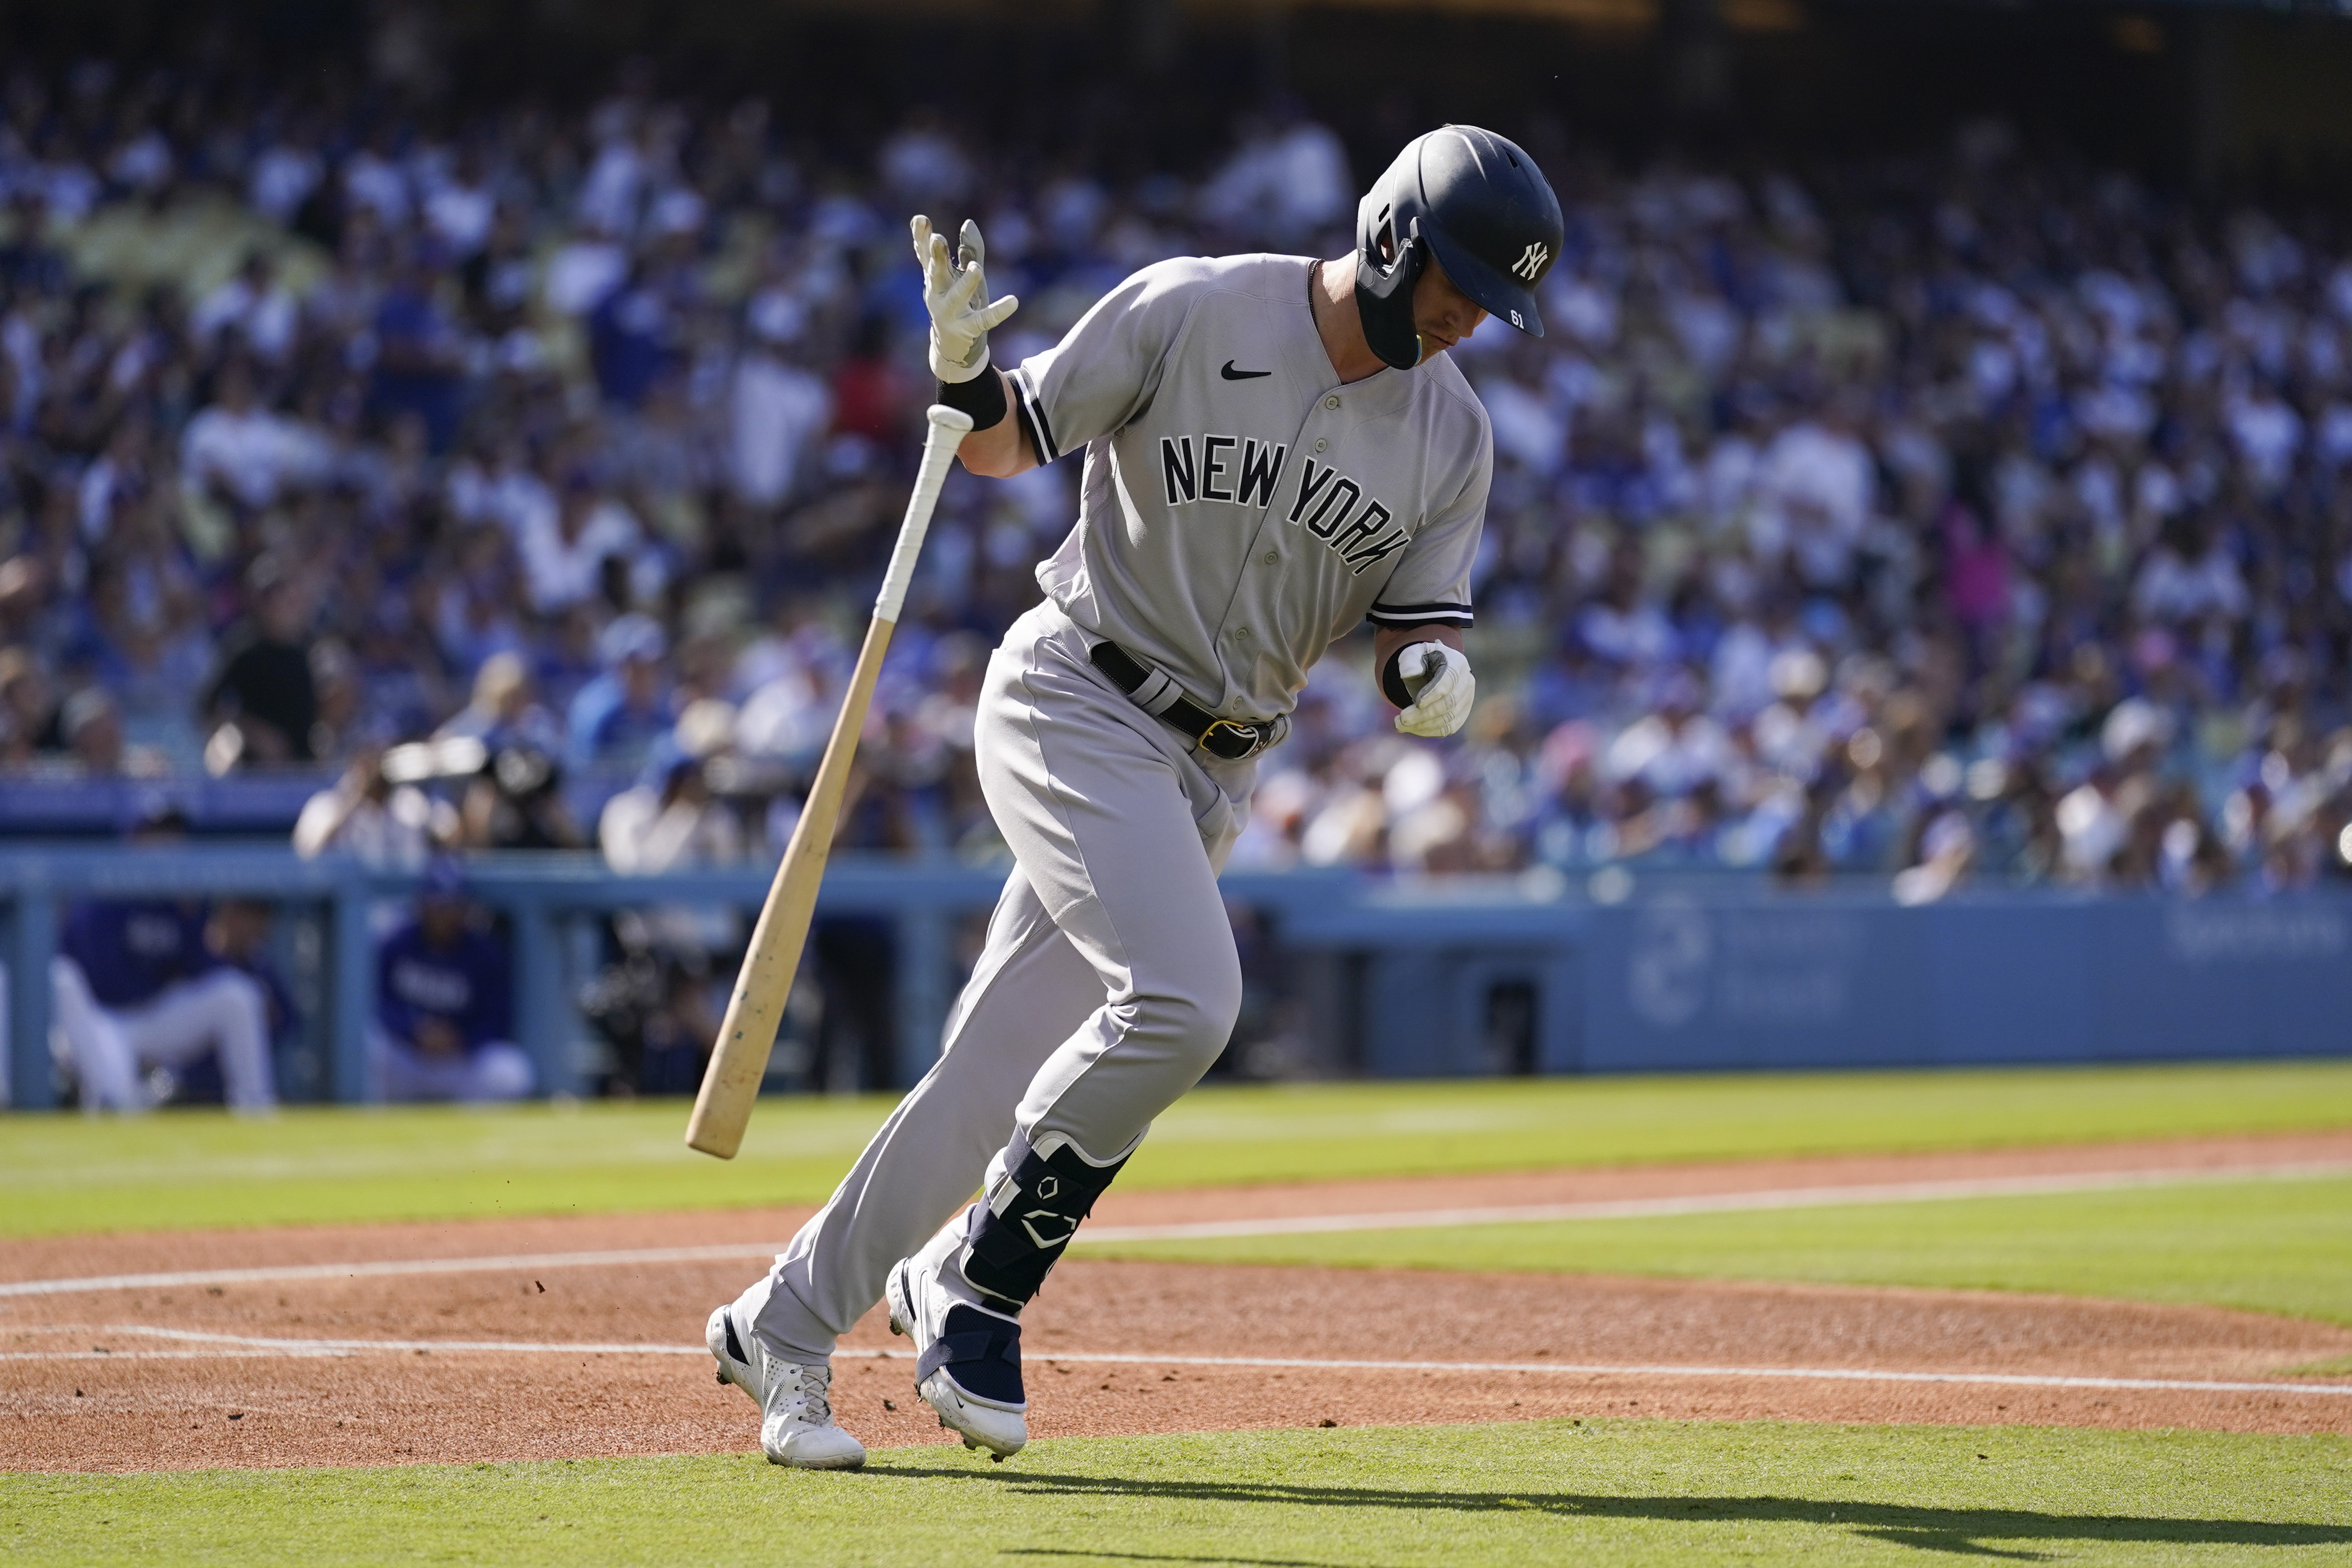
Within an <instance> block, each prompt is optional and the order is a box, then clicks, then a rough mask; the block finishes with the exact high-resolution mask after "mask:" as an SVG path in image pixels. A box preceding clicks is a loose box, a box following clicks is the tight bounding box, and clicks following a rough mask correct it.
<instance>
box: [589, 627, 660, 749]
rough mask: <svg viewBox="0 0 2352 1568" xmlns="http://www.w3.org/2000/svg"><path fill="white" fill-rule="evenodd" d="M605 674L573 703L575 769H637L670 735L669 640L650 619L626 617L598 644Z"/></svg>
mask: <svg viewBox="0 0 2352 1568" xmlns="http://www.w3.org/2000/svg"><path fill="white" fill-rule="evenodd" d="M596 650H597V652H598V653H599V654H600V655H602V656H603V658H604V674H602V675H600V676H598V677H596V679H593V680H591V681H590V682H588V684H587V685H585V686H583V687H582V688H581V689H580V693H579V695H578V696H576V697H574V698H573V699H572V711H571V713H570V715H569V722H568V724H567V730H568V731H569V736H570V743H571V755H570V756H569V757H568V758H567V759H566V760H567V761H568V762H569V763H571V764H572V766H573V767H575V768H583V769H587V768H594V767H598V766H604V767H621V768H630V769H634V768H635V767H636V766H637V764H638V763H642V762H643V761H644V760H645V757H646V751H647V749H648V748H649V747H651V746H652V744H653V743H654V742H656V740H658V739H660V738H661V737H662V736H664V735H667V734H668V733H669V730H670V723H671V714H670V710H669V690H668V681H667V679H666V677H665V674H664V671H663V668H662V660H663V658H664V656H665V655H667V653H668V652H669V639H668V638H667V637H666V636H664V635H663V632H662V628H661V623H660V622H658V621H656V620H655V619H654V618H653V617H652V616H645V615H636V614H631V615H626V616H620V617H619V618H618V619H616V620H614V622H613V624H612V625H611V626H606V627H605V628H604V635H603V636H602V637H599V638H598V639H597V649H596Z"/></svg>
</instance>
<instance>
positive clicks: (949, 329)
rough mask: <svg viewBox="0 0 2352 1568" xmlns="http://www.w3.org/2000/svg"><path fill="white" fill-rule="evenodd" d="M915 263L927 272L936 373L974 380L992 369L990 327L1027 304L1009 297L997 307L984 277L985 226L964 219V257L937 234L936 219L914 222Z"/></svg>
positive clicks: (925, 293) (925, 283)
mask: <svg viewBox="0 0 2352 1568" xmlns="http://www.w3.org/2000/svg"><path fill="white" fill-rule="evenodd" d="M913 227H914V231H915V259H916V261H918V262H919V263H920V264H921V266H922V268H923V306H924V308H925V309H926V310H929V311H930V313H931V374H933V375H936V376H938V377H939V378H940V380H941V381H970V380H971V378H972V377H973V376H976V375H978V374H980V373H981V372H982V371H983V370H986V369H987V368H988V329H989V328H991V327H993V326H996V325H998V324H999V323H1000V322H1002V321H1003V320H1004V318H1005V317H1007V316H1009V315H1011V314H1013V310H1015V309H1016V308H1018V307H1019V305H1020V303H1021V301H1020V300H1016V299H1014V298H1013V296H1012V295H1010V294H1007V295H1006V296H1005V297H1004V298H1003V299H1002V300H997V301H996V302H995V303H994V304H983V303H982V301H983V300H986V299H987V298H988V279H986V278H984V277H982V275H981V264H982V262H983V261H984V260H986V259H987V256H988V247H987V246H986V245H984V244H983V243H982V240H981V237H980V225H978V224H976V223H974V222H972V221H971V219H970V218H966V219H965V220H964V225H963V238H962V244H961V247H959V251H960V253H959V254H958V255H957V256H956V257H955V258H952V259H951V258H950V257H949V255H948V237H947V236H946V235H943V234H934V233H933V232H931V220H930V219H929V218H927V217H924V216H920V215H917V216H916V218H915V221H914V225H913Z"/></svg>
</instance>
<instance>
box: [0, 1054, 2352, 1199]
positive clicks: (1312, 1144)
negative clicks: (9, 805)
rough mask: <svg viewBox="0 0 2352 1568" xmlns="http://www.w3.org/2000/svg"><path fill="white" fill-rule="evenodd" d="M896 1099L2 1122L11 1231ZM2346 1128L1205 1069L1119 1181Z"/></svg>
mask: <svg viewBox="0 0 2352 1568" xmlns="http://www.w3.org/2000/svg"><path fill="white" fill-rule="evenodd" d="M888 1104H889V1102H888V1101H887V1100H885V1099H881V1098H866V1099H858V1100H769V1101H766V1102H764V1103H763V1104H762V1105H761V1107H760V1110H759V1113H758V1114H757V1115H756V1116H755V1117H754V1118H753V1120H752V1124H751V1137H750V1139H749V1140H748V1141H747V1142H746V1144H745V1146H744V1152H743V1153H742V1154H741V1155H740V1157H739V1158H738V1159H736V1160H735V1161H733V1162H732V1163H720V1162H719V1161H715V1160H709V1159H706V1158H704V1157H703V1156H701V1155H698V1154H694V1153H691V1152H688V1150H687V1149H686V1148H685V1146H684V1144H683V1142H681V1138H682V1135H683V1132H684V1129H685V1122H686V1107H685V1105H684V1104H683V1103H679V1102H654V1103H642V1104H633V1105H582V1106H570V1107H545V1106H539V1107H529V1108H524V1109H520V1110H503V1111H469V1110H397V1111H386V1110H296V1111H289V1112H287V1113H285V1114H284V1115H282V1116H280V1117H278V1118H277V1119H276V1120H274V1121H266V1122H246V1121H232V1120H230V1119H228V1118H226V1117H223V1116H220V1115H217V1114H207V1113H200V1112H190V1113H173V1114H166V1115H161V1116H155V1117H150V1118H146V1119H143V1120H138V1121H111V1120H106V1121H100V1120H89V1119H84V1118H80V1117H72V1116H58V1117H15V1118H8V1119H5V1120H0V1236H39V1235H58V1234H64V1233H71V1232H81V1231H99V1230H133V1229H177V1228H187V1227H194V1226H256V1225H293V1224H305V1223H324V1222H333V1221H346V1220H378V1219H433V1218H470V1217H482V1216H488V1215H522V1214H564V1213H583V1214H595V1213H614V1212H621V1211H645V1210H661V1209H688V1208H717V1207H730V1206H742V1205H758V1204H774V1203H809V1202H815V1201H818V1200H821V1199H822V1198H823V1197H824V1195H825V1194H826V1193H827V1192H829V1191H830V1190H831V1189H832V1185H833V1184H834V1182H835V1180H836V1179H837V1178H838V1177H839V1175H840V1173H841V1172H842V1170H843V1169H844V1168H845V1166H846V1165H847V1164H848V1163H849V1161H850V1159H851V1158H852V1157H853V1156H854V1155H855V1154H856V1151H857V1149H858V1148H859V1146H860V1145H861V1144H862V1143H863V1142H865V1140H866V1136H867V1135H868V1134H869V1133H870V1132H871V1131H873V1129H874V1127H875V1126H876V1125H877V1123H878V1122H879V1121H881V1119H882V1117H883V1116H884V1115H885V1114H886V1113H887V1110H888ZM2344 1126H2352V1063H2346V1062H2298V1063H2252V1064H2243V1065H2229V1066H2209V1065H2198V1066H2187V1067H2173V1066H2166V1067H2114V1068H2053V1069H2030V1070H2021V1069H2002V1070H1969V1071H1931V1072H1905V1073H1891V1072H1880V1073H1854V1074H1769V1075H1765V1074H1756V1075H1724V1076H1708V1077H1690V1078H1642V1079H1543V1080H1537V1081H1528V1080H1525V1079H1520V1080H1512V1081H1504V1082H1496V1081H1492V1080H1487V1081H1475V1082H1458V1083H1381V1084H1336V1085H1306V1086H1289V1087H1280V1088H1246V1089H1202V1090H1199V1091H1196V1092H1195V1093H1194V1094H1192V1095H1191V1096H1189V1097H1188V1098H1187V1099H1185V1100H1182V1101H1181V1102H1180V1103H1179V1104H1178V1105H1177V1106H1176V1107H1175V1108H1173V1109H1172V1110H1170V1111H1169V1112H1168V1114H1167V1115H1165V1116H1163V1117H1161V1118H1160V1122H1159V1125H1158V1127H1157V1129H1156V1130H1155V1131H1154V1132H1153V1134H1152V1136H1151V1138H1150V1140H1149V1141H1147V1142H1146V1143H1145V1144H1144V1147H1143V1150H1142V1152H1140V1153H1139V1155H1138V1156H1137V1157H1136V1159H1135V1161H1134V1163H1133V1164H1132V1166H1131V1167H1130V1168H1129V1171H1128V1173H1126V1174H1125V1175H1124V1176H1122V1178H1121V1184H1122V1185H1124V1186H1129V1187H1142V1186H1159V1187H1171V1186H1198V1185H1236V1184H1252V1183H1263V1182H1278V1181H1310V1180H1317V1179H1338V1178H1344V1177H1350V1176H1378V1175H1396V1174H1410V1173H1432V1172H1446V1171H1494V1170H1512V1169H1524V1168H1535V1167H1543V1166H1553V1167H1559V1166H1574V1165H1596V1164H1615V1163H1643V1162H1660V1161H1675V1160H1709V1159H1742V1158H1755V1157H1761V1156H1769V1155H1778V1154H1800V1153H1832V1152H1879V1151H1899V1150H1925V1149H1955V1148H1969V1147H1991V1146H2000V1145H2018V1144H2032V1143H2052V1142H2104V1141H2113V1140H2117V1139H2126V1138H2159V1137H2171V1136H2181V1135H2186V1134H2192V1133H2201V1132H2235V1131H2285V1130H2295V1129H2314V1128H2329V1127H2344Z"/></svg>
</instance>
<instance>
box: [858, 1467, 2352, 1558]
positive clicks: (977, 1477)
mask: <svg viewBox="0 0 2352 1568" xmlns="http://www.w3.org/2000/svg"><path fill="white" fill-rule="evenodd" d="M866 1473H867V1474H868V1475H869V1476H873V1477H876V1478H877V1479H897V1478H899V1477H907V1478H909V1479H923V1480H966V1481H975V1482H981V1483H983V1484H989V1485H995V1486H1003V1487H1008V1488H1011V1489H1013V1490H1014V1491H1016V1492H1018V1493H1021V1494H1024V1495H1029V1496H1040V1497H1149V1498H1181V1499H1184V1500H1189V1501H1194V1502H1225V1503H1262V1504H1273V1505H1277V1506H1281V1507H1288V1508H1386V1509H1405V1510H1413V1511H1417V1512H1445V1513H1538V1514H1551V1515H1555V1516H1558V1517H1561V1518H1569V1519H1624V1520H1650V1521H1657V1522H1661V1523H1701V1522H1705V1523H1723V1522H1734V1523H1741V1524H1812V1525H1834V1526H1838V1527H1840V1528H1843V1529H1846V1530H1849V1531H1853V1533H1854V1534H1856V1535H1860V1536H1864V1537H1866V1538H1869V1539H1872V1540H1876V1541H1885V1542H1891V1543H1892V1544H1895V1545H1897V1546H1909V1547H1915V1548H1917V1549H1918V1550H1920V1551H1923V1552H1958V1553H1961V1554H1963V1555H1967V1556H1974V1557H2000V1558H2011V1559H2015V1560H2018V1561H2022V1562H2037V1561H2042V1560H2044V1559H2046V1558H2047V1557H2048V1556H2049V1555H2050V1554H2049V1553H2047V1552H2033V1551H2019V1550H2012V1551H2004V1550H2001V1549H2000V1548H1998V1547H1994V1546H1991V1545H1989V1544H1987V1542H1996V1541H1999V1542H2050V1543H2053V1544H2055V1543H2058V1542H2081V1543H2085V1544H2088V1543H2094V1542H2118V1543H2134V1544H2148V1545H2159V1544H2160V1545H2172V1546H2271V1547H2278V1546H2352V1525H2333V1524H2263V1523H2257V1522H2254V1521H2248V1520H2235V1519H2148V1518H2137V1517H2134V1516H2132V1515H2128V1514H2063V1513H2036V1512H2033V1511H2032V1510H2025V1509H2003V1508H1921V1507H1915V1506H1910V1505H1906V1504H1901V1503H1873V1502H1839V1501H1816V1500H1811V1499H1806V1498H1776V1497H1747V1498H1738V1497H1603V1496H1599V1495H1595V1494H1591V1493H1585V1492H1542V1491H1524V1492H1460V1491H1425V1492H1424V1491H1395V1490H1388V1489H1381V1488H1377V1487H1310V1486H1254V1485H1244V1484H1227V1483H1219V1482H1212V1481H1153V1480H1134V1479H1122V1478H1119V1477H1112V1476H1059V1475H1049V1474H1045V1473H1041V1472H1035V1471H1026V1470H1022V1471H1006V1470H964V1469H942V1468H906V1469H901V1468H897V1467H893V1468H889V1469H875V1470H869V1471H867V1472H866ZM1096 1555H1101V1554H1100V1553H1096ZM1154 1561H1160V1559H1154ZM1187 1561H1207V1562H1218V1563H1234V1562H1248V1561H1250V1560H1249V1559H1245V1558H1231V1557H1220V1558H1208V1559H1188V1560H1187Z"/></svg>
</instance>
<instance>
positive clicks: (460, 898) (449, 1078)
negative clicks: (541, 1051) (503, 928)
mask: <svg viewBox="0 0 2352 1568" xmlns="http://www.w3.org/2000/svg"><path fill="white" fill-rule="evenodd" d="M472 912H473V911H472V909H471V907H470V905H469V904H468V903H467V899H466V889H465V884H464V882H463V880H462V879H460V878H459V876H458V875H457V870H456V868H454V867H451V866H448V865H446V864H444V865H438V866H436V867H435V868H433V869H432V870H430V871H428V872H427V873H426V876H425V888H424V890H423V891H422V893H420V894H419V896H418V898H417V901H416V918H415V920H414V921H410V922H409V923H408V924H407V925H405V926H403V927H402V928H401V929H400V930H398V931H394V932H393V934H392V935H391V936H390V937H389V938H388V939H386V940H385V942H384V944H383V948H382V949H381V950H380V951H379V952H377V954H376V1002H375V1022H374V1025H373V1028H372V1029H371V1030H370V1045H371V1047H372V1056H373V1063H374V1067H375V1076H376V1091H377V1097H378V1098H379V1099H383V1100H460V1101H467V1102H478V1101H483V1100H520V1099H521V1098H522V1097H523V1096H525V1095H527V1094H529V1093H530V1090H531V1084H532V1079H533V1074H532V1071H531V1065H530V1058H529V1057H528V1056H526V1055H524V1054H523V1052H522V1049H521V1047H518V1046H517V1045H515V1044H514V973H513V966H512V965H511V964H510V963H509V962H508V959H507V954H506V950H505V949H504V948H503V947H502V946H500V945H499V942H498V941H497V940H496V939H495V938H493V937H492V936H491V935H490V934H489V933H488V932H487V931H482V930H481V929H480V928H478V926H476V925H475V924H474V922H473V920H472Z"/></svg>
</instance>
